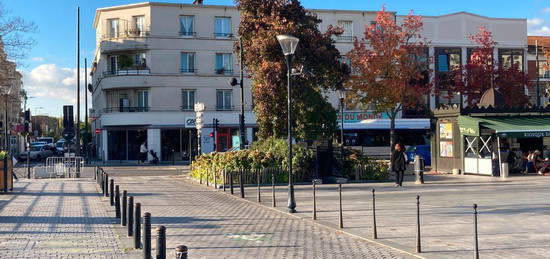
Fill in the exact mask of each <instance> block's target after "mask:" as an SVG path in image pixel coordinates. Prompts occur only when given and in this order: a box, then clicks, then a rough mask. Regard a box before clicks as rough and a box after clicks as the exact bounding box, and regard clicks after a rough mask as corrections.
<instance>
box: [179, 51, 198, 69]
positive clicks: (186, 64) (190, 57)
mask: <svg viewBox="0 0 550 259" xmlns="http://www.w3.org/2000/svg"><path fill="white" fill-rule="evenodd" d="M180 72H182V73H195V72H197V71H196V69H195V53H194V52H182V53H181V67H180Z"/></svg>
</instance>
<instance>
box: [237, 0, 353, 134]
mask: <svg viewBox="0 0 550 259" xmlns="http://www.w3.org/2000/svg"><path fill="white" fill-rule="evenodd" d="M236 4H237V8H238V9H239V11H240V13H241V23H240V25H239V36H240V37H241V38H242V39H243V49H244V55H243V56H244V64H245V66H246V69H247V73H248V74H249V75H250V77H251V80H252V95H253V98H254V111H255V112H256V115H257V122H258V125H259V136H260V137H261V138H265V137H271V136H273V137H278V138H282V137H285V136H286V129H287V119H286V118H287V115H286V114H287V106H286V96H287V91H286V80H287V78H286V63H285V58H284V55H283V53H282V51H281V47H280V45H279V43H278V41H277V39H276V36H277V35H279V34H289V35H293V36H295V37H297V38H299V39H300V42H299V44H298V49H297V50H296V53H295V55H294V61H293V66H294V67H295V68H303V69H302V72H301V73H300V74H299V75H296V76H293V77H292V79H291V80H292V105H293V107H292V109H293V113H294V114H293V117H294V121H293V125H294V126H293V130H294V131H295V134H294V136H296V138H297V139H302V140H304V139H314V140H315V139H318V138H322V137H330V136H332V135H333V134H334V132H335V131H336V129H337V119H336V110H335V109H334V108H333V107H332V105H331V104H330V103H329V102H328V101H327V98H326V97H325V93H326V91H328V90H336V89H339V88H341V85H342V82H343V81H345V80H347V76H348V74H349V68H348V67H347V65H345V64H342V63H340V62H339V57H340V52H339V51H338V49H336V47H335V46H334V40H333V36H334V35H339V34H341V33H342V30H341V29H337V28H332V27H329V28H328V30H327V31H326V32H325V33H321V32H319V29H318V25H319V24H320V23H321V20H320V19H318V18H317V16H316V15H315V14H313V13H311V12H309V11H307V10H306V9H304V7H303V6H302V5H301V4H300V1H298V0H263V1H258V0H237V1H236ZM235 50H236V52H237V53H238V52H239V46H238V45H236V46H235Z"/></svg>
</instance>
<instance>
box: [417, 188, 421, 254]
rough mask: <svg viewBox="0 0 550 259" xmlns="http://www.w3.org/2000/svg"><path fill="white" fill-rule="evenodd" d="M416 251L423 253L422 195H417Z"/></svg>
mask: <svg viewBox="0 0 550 259" xmlns="http://www.w3.org/2000/svg"><path fill="white" fill-rule="evenodd" d="M416 252H417V253H422V248H421V241H420V195H416Z"/></svg>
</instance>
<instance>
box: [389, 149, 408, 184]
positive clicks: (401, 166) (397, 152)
mask: <svg viewBox="0 0 550 259" xmlns="http://www.w3.org/2000/svg"><path fill="white" fill-rule="evenodd" d="M390 163H391V170H392V171H393V172H394V173H395V187H401V186H403V177H404V176H405V169H407V155H406V154H405V149H404V148H403V146H401V144H400V143H397V144H395V146H394V150H393V152H392V154H391V160H390Z"/></svg>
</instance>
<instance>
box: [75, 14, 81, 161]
mask: <svg viewBox="0 0 550 259" xmlns="http://www.w3.org/2000/svg"><path fill="white" fill-rule="evenodd" d="M75 130H76V134H75V135H76V156H80V6H79V7H77V9H76V129H75Z"/></svg>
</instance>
